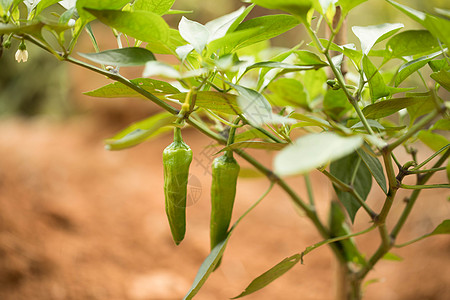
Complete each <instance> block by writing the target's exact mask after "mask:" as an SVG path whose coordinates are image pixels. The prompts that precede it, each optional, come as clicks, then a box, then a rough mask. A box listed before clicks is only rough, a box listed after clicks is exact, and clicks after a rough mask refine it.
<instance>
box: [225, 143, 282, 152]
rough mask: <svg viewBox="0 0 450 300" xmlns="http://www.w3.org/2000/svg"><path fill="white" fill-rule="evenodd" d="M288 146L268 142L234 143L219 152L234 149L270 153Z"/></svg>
mask: <svg viewBox="0 0 450 300" xmlns="http://www.w3.org/2000/svg"><path fill="white" fill-rule="evenodd" d="M287 145H288V144H287V143H286V144H282V143H269V142H260V141H244V142H235V143H233V144H231V145H229V146H227V147H225V148H223V149H222V150H221V151H220V152H223V151H227V150H234V149H245V148H251V149H262V150H271V151H279V150H281V149H283V148H285V147H286V146H287Z"/></svg>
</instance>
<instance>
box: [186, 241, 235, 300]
mask: <svg viewBox="0 0 450 300" xmlns="http://www.w3.org/2000/svg"><path fill="white" fill-rule="evenodd" d="M230 236H231V235H230V233H228V235H227V238H226V239H225V240H223V241H222V242H220V243H218V244H217V246H216V247H214V248H213V249H212V250H211V253H209V255H208V257H206V259H205V260H204V261H203V263H202V265H201V266H200V269H199V270H198V272H197V275H196V276H195V279H194V282H193V283H192V286H191V289H190V290H189V292H188V293H187V294H186V296H184V298H183V300H190V299H192V298H194V296H195V295H196V294H197V293H198V291H199V290H200V289H201V287H202V286H203V284H204V283H205V281H206V279H208V277H209V275H211V273H212V272H213V271H214V269H215V268H216V265H217V263H218V262H219V261H220V259H221V258H222V256H223V253H224V251H225V248H226V246H227V243H228V239H229V238H230Z"/></svg>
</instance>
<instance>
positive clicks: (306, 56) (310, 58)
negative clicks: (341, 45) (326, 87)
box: [294, 50, 328, 66]
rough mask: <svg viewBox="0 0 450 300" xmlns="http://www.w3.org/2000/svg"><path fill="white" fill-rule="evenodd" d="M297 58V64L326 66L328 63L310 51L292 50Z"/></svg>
mask: <svg viewBox="0 0 450 300" xmlns="http://www.w3.org/2000/svg"><path fill="white" fill-rule="evenodd" d="M294 53H295V55H296V56H297V58H298V59H299V60H300V63H299V65H310V66H328V63H326V62H324V61H323V60H321V59H320V57H319V56H318V55H317V54H315V53H313V52H310V51H306V50H297V51H294Z"/></svg>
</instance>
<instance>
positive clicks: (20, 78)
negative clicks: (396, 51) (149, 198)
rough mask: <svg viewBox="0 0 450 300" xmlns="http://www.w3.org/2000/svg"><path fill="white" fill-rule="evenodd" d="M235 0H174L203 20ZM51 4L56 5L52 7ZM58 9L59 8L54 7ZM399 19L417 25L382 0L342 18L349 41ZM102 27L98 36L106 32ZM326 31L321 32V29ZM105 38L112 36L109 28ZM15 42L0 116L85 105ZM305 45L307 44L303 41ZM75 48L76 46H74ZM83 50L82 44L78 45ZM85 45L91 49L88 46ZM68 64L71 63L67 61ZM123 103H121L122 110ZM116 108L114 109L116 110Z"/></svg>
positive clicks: (444, 4) (64, 78) (51, 67)
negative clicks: (19, 57) (23, 57)
mask: <svg viewBox="0 0 450 300" xmlns="http://www.w3.org/2000/svg"><path fill="white" fill-rule="evenodd" d="M398 2H400V3H402V4H405V5H408V6H410V7H413V8H415V9H418V10H421V11H425V12H428V13H435V8H436V7H438V8H444V9H449V8H450V1H448V0H431V1H422V0H409V1H401V0H399V1H398ZM242 5H243V2H242V1H240V0H215V1H204V0H178V1H176V2H175V5H174V7H173V8H174V9H181V10H192V11H193V13H191V14H189V15H187V17H188V18H189V19H192V20H196V21H198V22H201V23H205V22H207V21H209V20H212V19H214V18H217V17H219V16H221V15H223V14H226V13H229V12H231V11H234V10H236V9H238V8H239V7H241V6H242ZM51 9H53V10H54V9H55V7H52V8H51ZM57 9H58V8H57ZM267 13H269V12H268V11H267V10H265V9H263V8H261V7H255V9H254V10H253V11H252V13H251V14H250V16H249V17H250V18H253V17H257V16H259V15H265V14H267ZM180 18H181V15H169V16H166V20H167V22H168V23H169V25H170V26H171V27H174V28H176V27H177V25H178V22H179V20H180ZM386 22H390V23H394V22H399V23H403V24H405V28H407V29H417V28H420V25H418V24H417V23H415V22H414V21H412V20H411V19H409V18H407V17H406V16H404V15H402V14H401V13H400V12H399V11H398V10H396V9H394V8H393V7H392V6H390V5H389V4H388V3H387V2H385V1H383V0H368V1H367V2H365V3H363V4H362V5H360V6H358V7H357V8H356V9H354V10H353V11H352V13H351V14H350V17H349V18H348V20H347V28H346V31H347V39H348V42H349V43H355V44H357V45H358V42H357V39H356V37H355V36H354V35H353V34H352V33H351V27H352V26H354V25H358V26H367V25H374V24H379V23H386ZM102 26H103V25H101V24H98V22H95V21H94V24H93V28H94V30H96V28H100V30H102V29H103V30H105V28H104V26H103V28H102ZM103 33H104V32H103V31H102V32H101V37H100V35H99V38H98V39H99V40H100V41H102V40H103V39H104V38H105V36H104V34H103ZM320 35H321V36H325V32H324V31H323V28H322V32H320ZM106 38H112V34H110V35H107V36H106ZM87 39H88V38H87V36H86V35H84V36H82V39H81V40H80V43H83V42H86V43H87V42H88V41H87ZM303 39H304V40H305V41H307V42H308V41H309V38H308V37H307V35H306V33H305V32H304V30H303V29H302V28H301V26H298V27H297V28H295V29H294V30H291V31H290V32H287V33H286V34H284V35H282V36H280V37H278V38H275V39H273V40H272V41H271V43H272V45H273V46H279V47H292V46H294V45H295V44H296V43H298V42H300V41H301V40H303ZM17 47H18V42H17V41H13V43H12V46H11V48H10V49H4V51H3V56H2V57H1V58H0V117H5V116H11V115H20V116H24V117H33V116H37V115H45V116H47V117H52V118H57V119H64V118H65V117H67V116H70V115H72V114H74V113H77V112H82V111H85V110H86V109H83V108H82V107H81V108H80V106H79V103H78V102H77V101H76V99H77V97H80V96H81V95H79V94H77V93H70V91H71V88H72V87H73V86H74V85H80V84H82V82H81V83H80V82H73V80H71V78H70V76H69V75H68V70H69V66H68V65H67V64H62V63H60V62H59V61H57V60H56V59H55V58H54V57H52V56H51V55H49V54H47V53H44V52H43V51H41V50H40V49H36V48H34V47H32V45H28V52H29V53H30V55H29V60H28V62H26V63H20V64H19V63H17V62H16V61H15V60H14V53H15V51H16V50H17ZM303 47H308V46H303ZM76 50H77V49H76ZM83 50H84V49H83ZM87 51H93V49H91V50H87ZM70 67H72V66H70ZM122 109H123V107H120V110H122ZM115 113H117V112H115Z"/></svg>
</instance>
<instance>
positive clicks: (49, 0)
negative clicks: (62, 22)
mask: <svg viewBox="0 0 450 300" xmlns="http://www.w3.org/2000/svg"><path fill="white" fill-rule="evenodd" d="M58 2H59V0H41V1H39V3H37V6H36V10H35V16H39V15H40V14H41V12H42V11H43V10H44V9H46V8H47V7H49V6H51V5H53V4H55V3H58Z"/></svg>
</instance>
